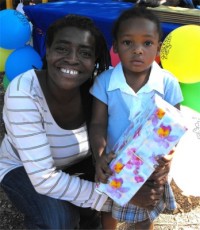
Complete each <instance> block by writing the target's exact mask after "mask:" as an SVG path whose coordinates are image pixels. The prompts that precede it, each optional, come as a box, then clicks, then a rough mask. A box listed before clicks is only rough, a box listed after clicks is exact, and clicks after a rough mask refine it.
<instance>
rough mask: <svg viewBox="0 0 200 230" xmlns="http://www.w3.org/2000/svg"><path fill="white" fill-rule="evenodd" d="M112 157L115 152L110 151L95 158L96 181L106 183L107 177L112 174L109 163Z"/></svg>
mask: <svg viewBox="0 0 200 230" xmlns="http://www.w3.org/2000/svg"><path fill="white" fill-rule="evenodd" d="M114 158H115V154H114V153H113V152H110V153H109V154H106V153H103V154H102V155H101V156H100V157H98V159H96V175H95V180H96V182H102V183H107V181H108V178H109V177H110V176H111V175H112V171H111V169H110V168H109V163H110V162H111V161H112V159H114Z"/></svg>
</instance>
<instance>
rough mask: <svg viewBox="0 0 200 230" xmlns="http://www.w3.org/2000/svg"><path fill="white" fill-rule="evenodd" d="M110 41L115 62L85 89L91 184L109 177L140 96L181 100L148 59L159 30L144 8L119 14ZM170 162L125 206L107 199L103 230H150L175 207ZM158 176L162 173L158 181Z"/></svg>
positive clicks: (169, 76) (173, 84)
mask: <svg viewBox="0 0 200 230" xmlns="http://www.w3.org/2000/svg"><path fill="white" fill-rule="evenodd" d="M113 38H114V42H113V49H114V52H116V53H118V55H119V58H120V60H121V62H120V63H119V64H118V65H117V66H116V67H115V68H113V69H109V70H107V71H105V72H103V73H102V74H101V75H99V76H98V77H97V78H96V80H95V84H94V85H93V87H92V88H91V89H90V93H91V94H92V95H93V96H94V102H93V113H92V121H91V124H90V142H91V147H92V151H93V154H94V156H95V158H96V162H97V163H96V180H97V181H100V182H102V183H106V182H107V179H108V177H109V175H110V174H111V173H112V172H111V170H110V169H109V167H108V163H109V162H110V161H111V160H112V159H113V158H114V154H113V153H111V151H112V148H113V146H114V144H115V143H116V142H117V140H118V139H119V137H120V136H121V134H122V133H123V131H124V130H125V129H126V127H128V125H129V124H130V120H129V115H130V112H132V111H134V112H137V111H141V110H142V109H143V108H141V105H140V101H141V98H143V97H144V95H145V94H146V93H149V92H152V91H154V92H155V93H156V94H158V95H160V96H161V97H162V98H163V99H164V100H166V101H167V102H168V103H170V104H172V105H173V106H175V107H176V108H178V109H179V107H180V106H179V103H180V102H181V101H182V99H183V97H182V93H181V89H180V87H179V83H178V81H177V79H176V78H175V77H174V76H173V75H172V74H171V73H169V72H168V71H166V70H164V69H162V68H161V67H160V66H159V65H158V64H157V63H156V62H155V61H154V60H155V57H156V56H157V55H158V54H159V51H160V47H161V39H162V30H161V26H160V22H159V20H158V18H157V17H156V16H155V15H154V14H153V13H152V12H151V11H150V10H148V9H145V8H143V7H142V8H141V7H135V8H131V9H128V10H126V11H124V12H123V13H122V14H121V15H120V17H119V18H118V19H117V20H116V22H115V24H114V28H113ZM170 161H171V159H170V160H169V161H167V160H166V159H165V158H164V157H163V158H162V163H161V162H160V166H159V167H158V168H157V169H156V171H155V173H153V174H152V176H151V177H150V178H149V179H148V181H147V182H146V183H145V184H144V186H143V187H142V188H141V189H140V190H139V191H138V192H137V193H136V195H135V196H134V197H133V198H132V199H133V200H132V201H131V202H129V203H128V204H127V205H125V206H123V207H120V206H118V205H117V204H116V203H115V202H113V201H111V200H110V204H109V205H108V206H107V210H106V209H104V211H106V212H107V213H106V212H103V213H102V225H103V228H104V229H115V228H116V224H117V221H120V222H122V221H125V222H127V223H134V224H135V229H152V228H153V220H154V219H155V218H156V217H158V215H159V214H160V213H161V212H162V211H163V210H164V209H165V208H168V209H172V210H173V209H174V208H175V206H176V205H175V199H174V195H173V192H172V189H171V187H170V185H169V184H168V182H167V175H168V172H169V168H170V166H169V164H170ZM163 170H164V171H165V173H164V171H163ZM167 170H168V171H167ZM159 174H163V176H162V177H161V178H162V180H161V181H162V182H160V179H161V178H160V177H159V176H158V175H159ZM155 175H157V177H156V176H155ZM145 186H146V190H144V187H145ZM147 189H149V191H148V190H147ZM152 190H153V192H152ZM150 191H151V192H152V193H151V192H150ZM109 212H110V213H109ZM111 213H112V217H111Z"/></svg>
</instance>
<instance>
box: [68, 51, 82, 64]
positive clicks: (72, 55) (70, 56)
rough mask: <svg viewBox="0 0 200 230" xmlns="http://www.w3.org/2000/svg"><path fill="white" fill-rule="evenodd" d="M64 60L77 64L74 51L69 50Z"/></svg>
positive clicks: (76, 56)
mask: <svg viewBox="0 0 200 230" xmlns="http://www.w3.org/2000/svg"><path fill="white" fill-rule="evenodd" d="M65 58H66V59H67V60H68V61H69V62H73V63H74V62H78V60H79V58H78V54H77V52H76V50H73V49H72V50H70V51H69V52H68V53H67V55H65Z"/></svg>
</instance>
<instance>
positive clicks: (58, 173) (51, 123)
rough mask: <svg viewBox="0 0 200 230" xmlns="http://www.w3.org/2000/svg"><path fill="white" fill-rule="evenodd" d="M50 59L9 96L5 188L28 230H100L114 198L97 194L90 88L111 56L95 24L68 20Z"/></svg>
mask: <svg viewBox="0 0 200 230" xmlns="http://www.w3.org/2000/svg"><path fill="white" fill-rule="evenodd" d="M46 51H47V52H46V58H45V59H46V60H45V64H44V66H43V70H40V71H38V70H37V71H36V70H34V69H32V70H30V71H27V72H25V73H23V74H21V75H20V76H17V77H16V78H15V79H13V81H12V82H11V83H10V84H9V86H8V88H7V91H6V93H5V104H4V108H3V119H4V123H5V128H6V134H5V137H4V139H3V141H2V144H1V148H0V181H1V185H2V188H3V189H4V191H5V192H6V194H7V195H8V197H9V198H10V200H11V202H12V203H13V204H14V205H15V206H16V207H17V208H18V209H19V210H20V211H21V212H22V213H23V214H24V216H25V226H26V228H28V229H74V228H78V227H80V228H86V229H95V228H96V227H97V226H98V224H99V218H98V213H97V212H96V211H95V209H96V210H100V209H101V208H102V206H103V205H104V203H105V201H106V199H107V197H106V196H105V195H99V194H98V193H97V192H96V191H95V189H94V188H95V183H94V182H93V181H94V167H93V161H92V157H91V151H90V148H89V146H90V145H89V141H88V131H87V130H88V123H89V121H90V115H91V113H90V112H91V110H90V105H91V96H90V94H89V88H90V86H91V85H92V83H93V77H94V75H95V74H94V73H100V72H102V71H104V70H105V69H108V67H109V65H110V57H109V50H108V49H107V46H106V42H105V39H104V38H103V36H102V34H101V32H100V31H99V30H98V29H97V28H96V27H95V25H94V23H93V22H92V21H91V20H90V19H88V18H85V17H82V16H78V15H68V16H67V17H64V18H61V19H59V20H58V21H56V22H54V23H53V24H52V25H51V26H50V27H49V29H48V31H47V38H46ZM80 207H81V208H80ZM83 208H84V209H83ZM90 208H92V209H93V210H92V209H90ZM88 220H90V221H89V223H88Z"/></svg>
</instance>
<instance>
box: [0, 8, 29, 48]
mask: <svg viewBox="0 0 200 230" xmlns="http://www.w3.org/2000/svg"><path fill="white" fill-rule="evenodd" d="M30 38H31V27H30V24H29V21H28V20H27V18H26V16H25V15H23V14H22V13H20V12H19V11H17V10H13V9H6V10H1V11H0V47H2V48H4V49H18V48H20V47H23V46H25V45H26V43H27V42H28V41H30Z"/></svg>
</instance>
